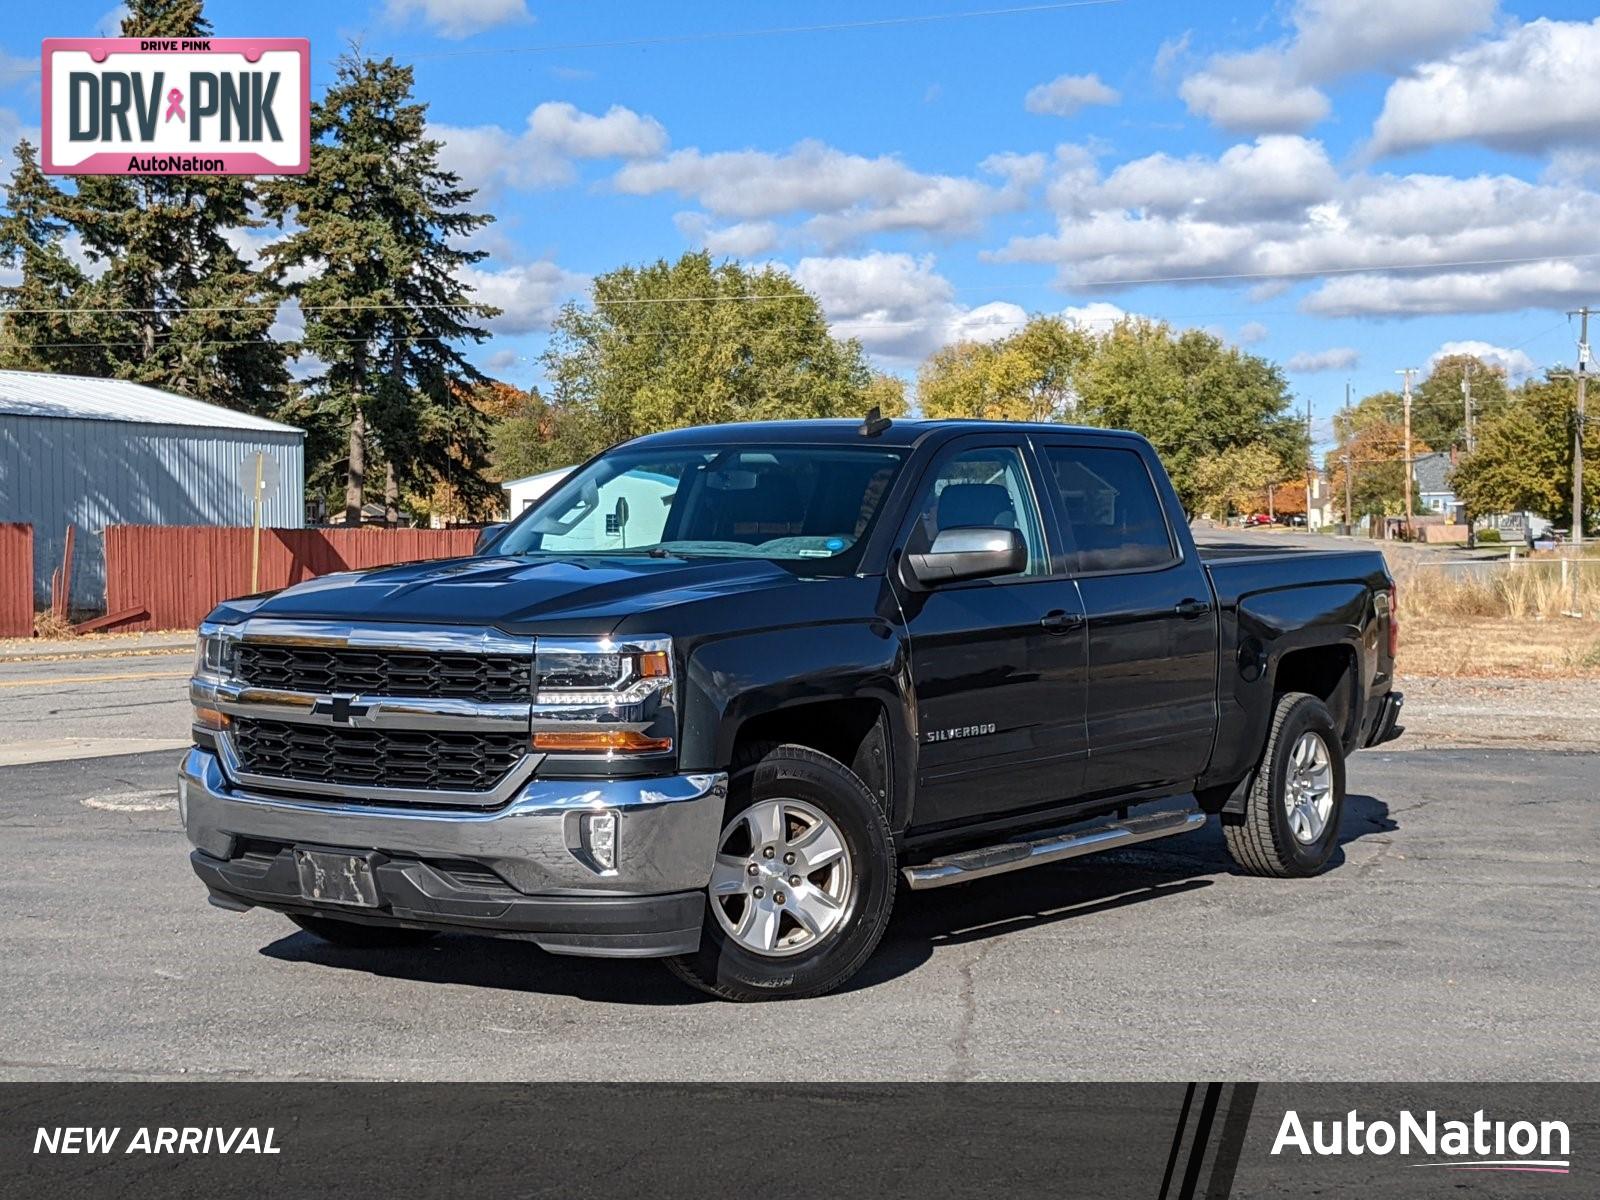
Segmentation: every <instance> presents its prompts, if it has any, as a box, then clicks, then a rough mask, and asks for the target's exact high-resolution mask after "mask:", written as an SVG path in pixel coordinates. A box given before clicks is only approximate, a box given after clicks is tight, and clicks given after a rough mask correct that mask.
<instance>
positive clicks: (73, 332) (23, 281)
mask: <svg viewBox="0 0 1600 1200" xmlns="http://www.w3.org/2000/svg"><path fill="white" fill-rule="evenodd" d="M14 153H15V156H16V160H17V165H16V169H15V170H13V171H12V173H11V182H10V183H9V184H8V185H7V186H6V203H5V208H4V210H3V211H0V263H3V264H4V265H6V266H8V267H10V268H12V269H13V270H15V271H18V272H20V274H21V278H20V280H19V281H18V282H17V283H16V284H14V285H11V286H7V287H0V309H4V310H5V313H4V320H3V323H0V366H3V367H6V368H8V369H11V370H23V371H59V372H62V373H64V374H69V375H100V374H104V372H105V352H104V351H103V350H101V349H100V348H99V347H98V346H96V345H92V344H88V343H91V342H92V341H93V340H94V338H95V336H96V334H95V332H94V329H93V322H92V320H86V319H85V318H84V315H83V314H81V313H78V312H75V311H73V310H74V309H75V308H76V307H77V306H78V305H79V304H80V303H82V297H81V294H80V293H81V291H82V289H83V286H84V283H85V280H84V275H83V272H82V270H80V269H79V267H78V265H77V263H75V262H73V261H72V259H71V258H69V257H68V256H67V253H66V250H65V249H64V247H63V246H62V242H63V240H64V239H65V238H66V236H67V233H68V228H69V227H68V225H67V223H66V222H65V221H64V220H62V218H61V210H62V206H63V204H64V203H65V199H66V198H65V197H64V196H63V195H62V194H61V192H60V190H59V189H57V187H56V186H55V184H53V183H51V182H50V180H49V179H48V178H47V177H46V176H45V174H44V172H43V171H41V170H40V169H39V160H38V158H37V156H36V153H35V151H34V148H33V146H32V145H31V144H30V143H29V142H28V141H26V140H23V141H21V142H19V143H17V148H16V150H15V151H14Z"/></svg>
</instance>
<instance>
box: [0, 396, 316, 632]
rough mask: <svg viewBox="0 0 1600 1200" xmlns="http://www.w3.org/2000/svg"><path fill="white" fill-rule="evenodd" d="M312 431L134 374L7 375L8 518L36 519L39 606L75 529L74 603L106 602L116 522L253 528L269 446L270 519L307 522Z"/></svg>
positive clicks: (1, 467) (3, 416) (2, 506)
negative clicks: (251, 489)
mask: <svg viewBox="0 0 1600 1200" xmlns="http://www.w3.org/2000/svg"><path fill="white" fill-rule="evenodd" d="M304 440H305V435H304V434H303V433H302V432H301V431H300V430H298V429H296V428H294V427H293V426H290V425H280V424H278V423H277V422H276V421H268V420H265V419H263V418H261V417H253V416H250V415H248V414H246V413H240V412H234V411H232V410H231V409H226V408H218V407H217V406H215V405H213V404H202V403H201V402H200V401H198V400H190V399H188V398H186V397H184V396H177V395H173V394H172V393H171V392H163V391H159V390H157V389H156V388H151V387H145V386H143V385H142V384H137V383H130V382H128V381H127V380H122V379H88V378H84V377H82V376H75V375H49V374H42V373H36V372H32V371H0V522H5V521H21V522H25V523H27V524H31V525H32V526H33V537H34V555H33V591H34V602H35V603H36V604H40V605H43V604H45V603H48V602H49V599H50V573H51V571H53V570H54V569H55V568H56V567H58V566H60V564H61V556H62V553H63V551H64V549H65V543H66V533H67V526H68V524H71V525H74V526H76V527H77V532H76V534H75V535H74V538H75V541H76V545H75V546H74V548H73V560H72V604H73V607H74V608H76V609H86V608H95V607H98V606H100V605H103V604H104V603H105V595H106V583H105V556H104V539H103V537H102V534H103V533H104V531H105V529H106V527H107V526H108V525H248V524H250V520H251V512H250V497H249V494H248V492H247V491H246V488H245V485H244V482H243V479H242V467H243V463H244V461H245V460H246V459H247V458H249V457H250V456H252V455H254V454H255V453H257V452H258V451H264V452H265V453H266V454H267V455H268V457H269V459H270V460H271V461H272V462H273V464H274V465H275V469H276V472H277V480H278V486H277V488H276V494H274V495H272V496H271V497H270V499H268V501H267V502H266V503H265V504H264V505H263V508H262V513H261V523H262V525H263V526H269V527H276V528H279V529H298V528H300V527H301V526H303V525H304V524H305V504H304V493H305V445H304Z"/></svg>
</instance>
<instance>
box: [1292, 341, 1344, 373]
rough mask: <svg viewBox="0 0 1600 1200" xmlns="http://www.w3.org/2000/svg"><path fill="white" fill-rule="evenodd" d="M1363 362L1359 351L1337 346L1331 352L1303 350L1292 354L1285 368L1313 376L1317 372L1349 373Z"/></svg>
mask: <svg viewBox="0 0 1600 1200" xmlns="http://www.w3.org/2000/svg"><path fill="white" fill-rule="evenodd" d="M1360 361H1361V354H1360V352H1359V351H1356V350H1352V349H1351V348H1350V347H1349V346H1335V347H1334V348H1333V349H1331V350H1302V351H1301V352H1300V353H1298V354H1291V355H1290V356H1289V361H1288V362H1286V363H1284V364H1283V365H1284V367H1285V368H1287V369H1288V370H1290V371H1303V372H1305V373H1307V374H1311V373H1314V372H1317V371H1348V370H1350V368H1352V367H1354V366H1355V365H1356V364H1357V363H1359V362H1360Z"/></svg>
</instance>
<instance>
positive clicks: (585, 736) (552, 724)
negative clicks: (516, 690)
mask: <svg viewBox="0 0 1600 1200" xmlns="http://www.w3.org/2000/svg"><path fill="white" fill-rule="evenodd" d="M534 669H535V672H536V674H537V676H538V683H537V686H536V689H535V692H534V703H533V747H534V749H536V750H546V751H556V752H561V751H566V752H569V753H603V754H641V753H661V752H664V751H668V750H671V749H672V735H673V726H674V720H675V718H674V714H673V707H672V685H673V669H672V640H671V639H670V638H665V637H641V638H622V639H618V640H616V641H613V640H612V639H610V638H599V639H594V638H540V639H539V640H538V642H537V646H536V650H535V662H534Z"/></svg>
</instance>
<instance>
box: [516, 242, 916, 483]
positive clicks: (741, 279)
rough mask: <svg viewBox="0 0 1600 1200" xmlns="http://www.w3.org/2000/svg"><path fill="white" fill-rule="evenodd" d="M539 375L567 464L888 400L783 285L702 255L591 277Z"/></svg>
mask: <svg viewBox="0 0 1600 1200" xmlns="http://www.w3.org/2000/svg"><path fill="white" fill-rule="evenodd" d="M544 367H545V376H546V377H547V378H548V379H549V380H550V382H551V388H552V394H551V396H550V404H551V406H552V408H553V409H554V410H555V416H554V417H553V418H552V420H553V422H554V426H553V428H554V429H555V430H557V431H559V433H560V438H559V439H558V441H559V444H561V445H563V446H564V447H567V448H568V450H570V454H571V456H570V457H568V458H567V460H566V461H568V462H571V461H575V460H576V459H578V458H581V457H583V456H584V453H585V452H588V453H592V452H593V451H595V450H599V449H601V448H603V447H605V446H609V445H612V444H614V443H616V442H620V441H623V440H625V439H627V438H630V437H634V436H636V435H638V434H641V433H648V432H652V431H654V430H658V429H675V428H679V427H681V426H685V425H703V424H714V423H717V422H723V421H757V420H768V419H774V418H783V417H837V416H860V415H861V414H862V413H863V412H865V411H866V408H867V407H868V406H869V405H870V404H872V403H876V404H879V405H883V404H885V403H886V402H890V401H892V400H893V398H894V395H895V393H894V389H893V385H892V384H887V383H885V382H882V381H875V377H874V375H873V373H872V371H871V369H870V368H869V367H868V365H867V362H866V358H865V355H864V354H863V353H862V350H861V346H860V345H859V344H858V343H857V342H855V341H853V340H850V341H841V340H839V339H837V338H834V337H833V336H832V335H831V334H830V333H829V331H828V322H827V318H826V317H825V316H824V315H823V312H822V308H821V306H820V305H819V304H818V303H817V300H816V298H815V297H814V296H812V295H811V294H810V293H809V292H807V291H806V290H805V289H804V288H802V287H800V285H799V284H797V283H795V281H794V280H793V278H791V277H790V276H789V275H787V274H785V273H784V272H782V271H777V270H774V269H772V268H770V267H765V268H761V269H752V268H747V267H744V266H741V265H740V264H738V263H735V262H726V263H720V264H714V263H713V262H712V261H711V256H710V255H709V254H704V253H699V254H685V255H684V256H683V257H682V258H680V259H678V261H677V262H674V263H669V262H667V261H666V260H664V259H663V260H660V261H657V262H655V263H652V264H649V265H648V266H642V267H631V266H630V267H622V268H620V269H618V270H615V271H610V272H607V273H606V274H604V275H601V276H599V277H597V278H596V279H595V281H594V283H593V285H592V286H591V288H590V295H589V306H588V307H579V306H578V305H577V304H568V305H567V306H566V307H565V308H564V309H562V311H561V315H560V316H559V317H558V318H557V320H556V322H555V327H554V330H553V335H552V338H551V341H550V345H549V348H548V349H547V350H546V352H545V355H544ZM902 395H903V393H902ZM869 397H870V400H869ZM891 415H892V414H891ZM568 450H563V453H564V454H565V453H567V452H568Z"/></svg>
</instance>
